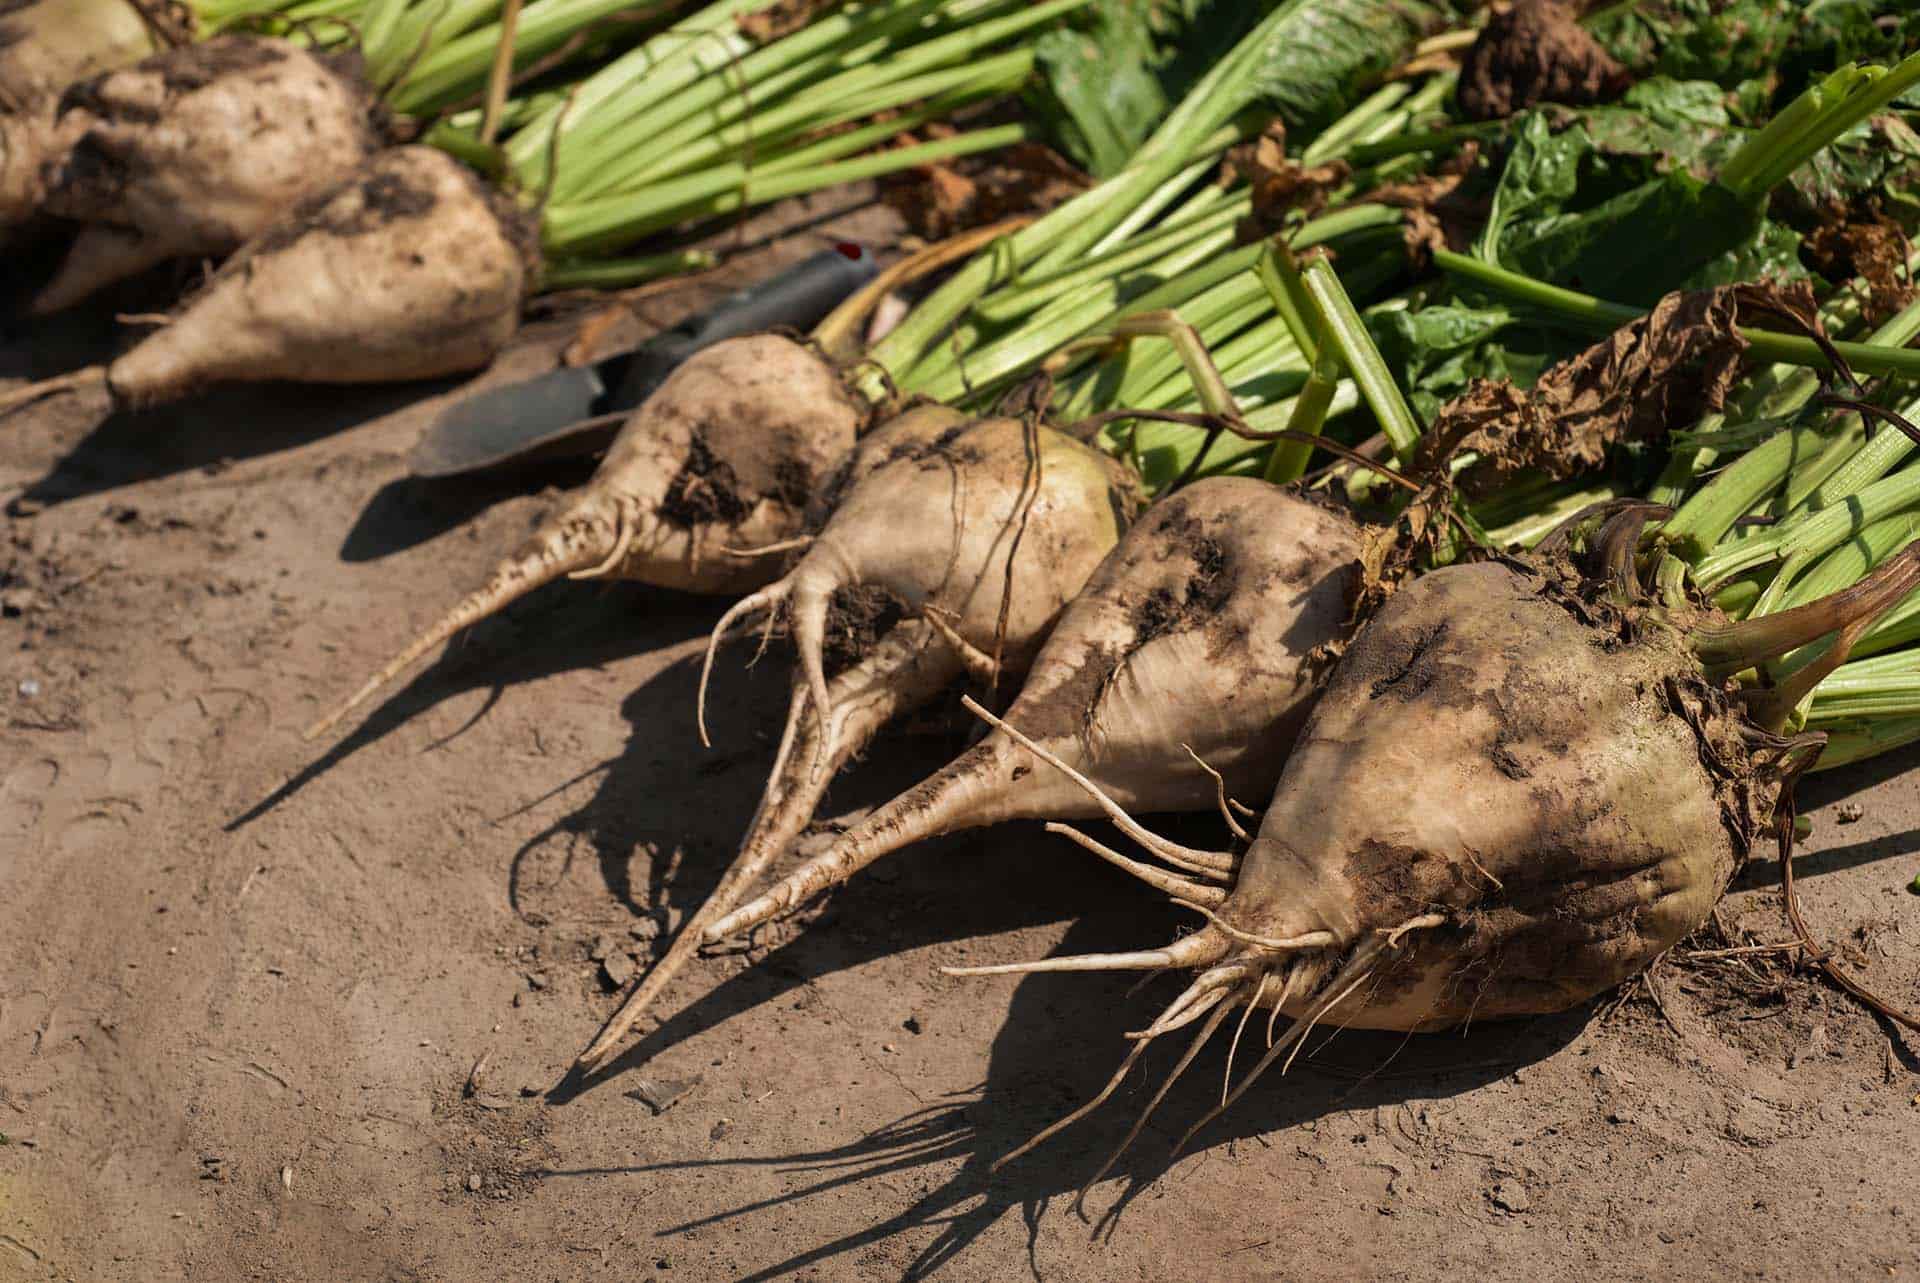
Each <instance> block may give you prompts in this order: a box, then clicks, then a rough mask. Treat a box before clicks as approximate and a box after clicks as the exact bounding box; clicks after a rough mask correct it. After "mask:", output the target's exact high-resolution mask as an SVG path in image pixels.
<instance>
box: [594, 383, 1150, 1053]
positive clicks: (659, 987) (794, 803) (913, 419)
mask: <svg viewBox="0 0 1920 1283" xmlns="http://www.w3.org/2000/svg"><path fill="white" fill-rule="evenodd" d="M826 490H827V491H828V492H829V493H830V494H831V495H832V496H833V498H832V499H831V502H832V504H833V507H832V511H831V514H830V515H829V516H828V517H827V518H826V520H825V522H824V524H822V525H821V526H820V527H819V529H818V530H817V531H815V532H814V533H813V534H811V535H810V536H809V538H808V540H807V542H806V550H805V551H804V552H803V553H801V554H800V556H799V559H798V561H797V562H796V563H795V565H794V566H793V569H792V570H790V571H789V572H788V573H787V574H786V575H784V576H783V577H782V578H781V579H780V580H779V581H777V582H776V583H774V584H771V585H769V586H768V587H766V588H764V589H762V590H761V591H759V592H756V593H754V594H752V595H751V596H749V597H746V598H743V599H742V600H741V601H740V602H738V603H737V604H736V605H735V606H734V607H733V609H732V610H730V611H728V612H727V614H726V615H724V616H723V617H722V618H721V620H720V622H719V623H718V624H717V625H716V626H715V628H714V633H713V640H714V644H717V643H718V641H719V639H720V638H721V637H722V636H724V635H725V634H726V633H727V632H728V631H729V630H730V629H731V627H732V626H733V625H734V624H735V623H736V622H738V621H740V620H742V619H744V618H745V617H747V616H749V615H751V614H753V613H756V612H771V611H775V610H784V612H785V616H786V619H787V622H788V626H789V629H790V632H791V634H792V637H793V642H794V647H795V649H796V650H797V651H798V652H799V662H798V664H797V665H796V672H795V675H794V679H793V689H792V693H791V696H790V699H789V701H788V710H787V722H786V726H785V728H784V730H783V732H782V734H781V738H780V747H779V750H778V751H777V752H776V754H775V757H774V764H773V769H772V771H770V772H769V774H768V779H767V786H766V789H765V791H764V792H763V794H762V796H761V801H760V805H759V807H758V809H757V810H756V811H755V814H754V816H753V819H752V821H751V823H750V824H749V825H748V829H747V833H746V836H745V838H744V840H743V841H742V843H741V847H740V851H739V853H738V855H736V856H735V858H734V862H733V864H732V865H731V866H730V867H729V868H728V870H727V872H726V875H725V876H724V877H723V878H722V880H721V883H720V885H719V887H717V888H716V889H715V891H714V893H713V894H712V895H711V896H710V897H708V899H707V900H706V901H705V902H704V903H703V904H702V905H701V906H700V908H699V909H698V910H697V911H696V912H695V914H694V916H693V917H692V918H691V919H690V920H689V921H688V922H687V924H686V925H685V926H684V927H683V928H682V929H681V933H680V935H679V936H678V937H677V938H676V939H675V940H674V943H673V946H672V948H671V949H670V950H669V951H668V953H667V954H666V956H665V957H663V958H662V959H661V960H660V962H659V964H658V965H656V966H655V968H654V969H653V971H652V972H651V973H650V974H649V975H648V976H647V977H646V979H645V980H644V981H643V982H642V983H641V985H640V986H639V987H638V988H637V989H635V990H634V992H633V993H632V994H630V995H629V997H628V999H627V1001H626V1002H625V1003H624V1004H622V1006H621V1009H620V1010H619V1011H618V1012H616V1013H615V1015H614V1016H613V1018H612V1019H611V1020H609V1021H608V1022H607V1024H606V1025H605V1026H604V1027H603V1028H602V1029H601V1031H600V1033H599V1034H598V1035H597V1036H596V1037H595V1039H594V1040H593V1042H592V1044H591V1045H589V1046H588V1047H587V1049H586V1050H585V1051H584V1052H583V1053H582V1054H581V1063H582V1064H585V1065H592V1064H597V1063H599V1062H600V1061H602V1060H604V1059H605V1058H606V1057H607V1056H609V1055H611V1054H612V1053H613V1052H614V1050H615V1049H616V1048H618V1047H619V1046H620V1045H621V1042H622V1040H623V1039H624V1037H625V1035H626V1033H627V1031H628V1030H629V1029H631V1028H632V1026H633V1024H634V1022H635V1021H636V1020H638V1019H639V1017H640V1016H641V1015H642V1014H643V1013H644V1011H645V1010H646V1008H647V1006H648V1005H649V1004H650V1003H651V1002H652V1001H653V1000H654V999H655V998H656V997H657V996H658V995H659V994H660V993H661V992H662V991H663V989H664V988H665V986H666V985H667V983H668V982H669V981H671V979H672V978H673V976H674V975H675V974H676V973H677V972H678V971H679V970H680V969H681V968H682V967H684V966H685V965H686V963H687V962H688V960H689V959H691V958H692V957H693V955H694V952H695V950H696V948H697V947H698V945H699V943H700V941H701V939H702V938H703V936H704V935H705V934H706V933H707V932H708V931H709V930H711V929H712V928H711V927H710V924H712V923H714V922H715V920H716V919H718V918H719V917H720V916H721V915H723V914H725V913H727V912H728V910H730V909H731V908H732V906H733V905H734V904H735V903H736V902H737V901H738V899H739V898H740V897H741V896H743V895H744V894H745V893H746V892H747V891H748V890H749V889H750V888H751V886H752V885H753V882H754V881H755V880H756V879H757V878H758V877H759V876H760V875H761V874H762V873H763V872H764V871H765V869H766V868H767V867H768V865H769V864H770V863H771V862H772V860H773V859H774V858H775V857H776V856H778V855H779V854H780V853H781V852H782V851H784V850H785V849H786V847H787V845H788V844H789V843H790V842H792V841H793V840H794V839H795V838H797V837H798V836H799V835H800V833H801V831H802V830H803V829H805V827H806V826H807V824H808V823H810V822H811V821H812V819H813V816H814V813H815V811H816V809H817V808H818V807H819V805H820V801H821V799H822V798H823V797H824V796H825V794H826V790H827V786H828V784H829V783H830V782H831V781H832V779H833V777H834V775H835V774H836V773H837V772H838V771H839V770H840V768H841V767H842V766H844V765H845V764H846V763H847V762H848V761H850V760H851V759H852V758H853V757H854V756H855V755H857V754H859V753H860V752H862V751H864V750H865V748H866V747H867V745H868V744H869V743H871V742H872V740H873V737H874V736H875V735H876V734H878V733H879V731H880V729H881V728H882V727H883V726H884V725H885V724H886V723H887V721H889V720H890V719H892V718H894V717H897V716H901V715H903V714H906V713H909V712H911V711H913V710H914V709H917V708H919V707H921V706H923V705H925V704H926V703H927V702H928V701H930V700H932V699H933V698H934V697H935V696H937V695H938V694H939V693H940V692H941V691H942V690H943V689H945V688H946V687H948V686H949V685H951V684H952V683H953V682H954V681H955V680H956V679H957V678H959V677H960V676H961V675H962V673H964V672H967V671H969V670H970V671H972V672H973V673H974V675H975V676H976V677H980V678H982V679H984V680H985V681H987V682H990V683H991V682H998V681H1001V680H1009V679H1011V678H1013V677H1015V676H1016V675H1018V674H1020V673H1022V672H1024V671H1025V669H1026V666H1027V664H1028V663H1030V662H1031V660H1032V658H1033V655H1034V653H1035V652H1036V651H1037V650H1038V648H1039V646H1040V644H1041V642H1042V641H1043V640H1044V639H1045V638H1046V636H1047V634H1048V632H1049V631H1050V630H1051V629H1052V627H1053V625H1054V622H1055V621H1056V620H1057V619H1058V618H1059V615H1060V612H1061V610H1062V608H1063V607H1065V605H1066V604H1067V602H1069V601H1070V600H1072V598H1073V597H1074V596H1075V594H1076V593H1077V592H1078V591H1079V589H1080V587H1081V585H1083V584H1085V583H1086V581H1087V578H1088V576H1089V575H1091V574H1092V573H1093V571H1094V569H1095V568H1096V567H1097V566H1098V565H1099V564H1100V562H1101V560H1102V558H1104V557H1105V556H1106V554H1107V553H1108V551H1109V550H1111V549H1112V548H1113V546H1114V544H1115V543H1116V542H1117V541H1118V540H1119V538H1120V536H1121V533H1122V532H1123V531H1124V530H1125V529H1126V526H1127V524H1128V522H1129V521H1130V520H1131V519H1132V516H1133V511H1134V478H1133V476H1132V474H1131V473H1130V472H1129V471H1128V470H1127V469H1125V468H1124V467H1122V466H1121V465H1118V464H1116V463H1115V462H1114V461H1113V460H1112V459H1111V458H1109V457H1108V456H1106V455H1104V454H1101V453H1100V452H1098V451H1096V450H1094V449H1092V448H1090V447H1089V446H1087V445H1085V444H1084V443H1082V442H1080V441H1077V440H1075V439H1074V438H1072V437H1069V436H1067V435H1065V434H1064V433H1061V432H1057V431H1055V430H1053V429H1051V428H1047V427H1043V426H1041V425H1040V424H1038V423H1036V422H1033V421H1031V420H1021V419H986V420H981V421H977V422H967V421H965V420H963V419H961V417H960V416H959V415H957V414H955V413H954V412H952V411H950V410H946V409H944V408H943V407H939V406H934V405H923V406H918V407H914V408H912V409H909V410H908V411H906V412H905V413H903V414H900V415H898V416H896V417H895V418H894V419H892V420H891V421H889V422H888V423H886V424H883V425H882V426H880V427H879V428H877V429H875V430H874V431H873V432H872V433H870V434H869V435H868V436H867V437H866V438H865V439H864V440H862V441H861V443H860V445H859V446H858V447H857V448H856V449H855V450H854V451H853V452H852V456H851V457H850V458H849V459H848V460H847V461H846V462H844V463H843V464H842V466H841V467H840V468H839V469H837V471H836V476H835V478H834V480H833V481H832V482H830V483H829V484H828V486H827V487H826ZM889 618H897V619H898V622H897V623H895V624H894V625H893V626H892V627H891V628H890V629H888V630H887V631H886V632H884V633H880V634H879V635H878V636H873V635H872V630H873V629H874V628H875V627H876V626H877V625H878V624H879V623H880V622H882V621H885V620H887V619H889ZM849 624H851V625H853V627H852V628H851V629H849V628H848V625H849ZM836 633H839V634H840V637H839V640H841V641H843V642H845V641H852V642H855V643H857V646H856V648H854V649H852V650H851V651H850V652H847V653H844V654H843V656H842V659H843V662H844V665H845V666H844V667H843V668H841V669H840V671H838V672H837V673H834V675H833V676H832V678H831V680H829V676H828V674H829V669H828V664H827V660H828V653H829V650H830V648H831V644H832V643H833V641H834V640H835V634H836ZM863 652H864V653H863ZM712 660H713V647H712V646H711V645H710V646H709V649H708V654H707V661H708V673H710V672H711V665H712ZM699 699H700V703H699V708H700V721H701V724H702V726H703V728H704V723H705V699H706V674H703V675H702V680H701V692H700V697H699ZM763 916H770V915H763Z"/></svg>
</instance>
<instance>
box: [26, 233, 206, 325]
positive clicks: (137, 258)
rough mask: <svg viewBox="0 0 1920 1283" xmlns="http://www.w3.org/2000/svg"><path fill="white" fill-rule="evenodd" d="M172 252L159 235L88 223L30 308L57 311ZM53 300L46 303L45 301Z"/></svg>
mask: <svg viewBox="0 0 1920 1283" xmlns="http://www.w3.org/2000/svg"><path fill="white" fill-rule="evenodd" d="M173 257H174V254H173V253H172V252H171V251H170V250H169V249H168V248H167V247H166V245H165V244H163V243H162V242H161V241H160V240H159V239H158V238H156V237H152V236H142V235H141V234H140V233H138V232H135V231H131V230H129V229H127V228H124V227H116V226H114V225H113V224H111V223H89V224H87V225H85V226H83V227H82V228H81V229H80V230H79V232H77V233H76V234H75V235H74V238H73V244H72V245H71V246H70V247H68V249H67V256H66V257H65V258H64V259H62V260H61V261H60V267H59V270H58V271H57V272H55V274H54V278H53V280H52V281H51V282H49V283H48V285H47V287H46V289H44V290H42V291H41V292H40V293H39V294H37V295H35V296H34V300H33V304H32V309H31V310H32V311H33V312H34V313H36V314H41V315H44V314H45V313H48V312H57V311H60V310H62V309H64V308H66V307H69V306H71V305H72V304H74V303H78V302H79V301H80V300H81V299H83V298H86V297H87V296H88V295H90V294H92V293H93V292H94V291H95V290H101V289H105V288H106V287H107V286H109V285H112V284H113V283H114V282H115V281H124V280H126V279H127V278H128V277H130V276H137V275H139V274H140V273H141V272H144V271H146V270H147V269H148V268H150V267H157V266H159V265H160V264H161V263H164V262H166V261H167V260H168V259H170V258H173ZM49 299H52V300H54V302H53V303H52V304H49V302H48V300H49Z"/></svg>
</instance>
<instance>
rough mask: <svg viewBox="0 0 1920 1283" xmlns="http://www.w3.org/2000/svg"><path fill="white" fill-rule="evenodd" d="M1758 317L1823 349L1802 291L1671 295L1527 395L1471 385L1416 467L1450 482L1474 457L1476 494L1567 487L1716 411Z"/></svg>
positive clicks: (1438, 422) (1796, 286)
mask: <svg viewBox="0 0 1920 1283" xmlns="http://www.w3.org/2000/svg"><path fill="white" fill-rule="evenodd" d="M1759 315H1773V316H1776V317H1781V318H1784V319H1786V320H1787V322H1788V324H1789V325H1790V326H1792V327H1793V328H1795V329H1799V330H1802V331H1805V332H1808V333H1811V334H1813V335H1814V336H1815V338H1816V340H1819V341H1824V339H1825V335H1824V332H1823V331H1821V329H1820V328H1819V325H1820V322H1819V317H1818V315H1817V313H1816V311H1815V306H1814V301H1813V291H1812V290H1811V288H1810V287H1808V286H1807V284H1806V283H1805V282H1804V281H1798V282H1794V283H1793V284H1791V285H1787V286H1775V285H1734V286H1722V287H1720V288H1717V289H1712V290H1698V291H1691V292H1685V293H1682V292H1675V293H1672V294H1669V295H1667V296H1666V297H1665V298H1663V299H1661V300H1660V301H1659V303H1658V304H1656V305H1655V307H1654V309H1653V311H1652V312H1651V313H1650V314H1648V315H1647V316H1644V317H1641V318H1640V319H1638V320H1636V321H1633V322H1631V323H1629V324H1627V325H1624V326H1621V327H1620V328H1619V329H1617V330H1615V331H1614V332H1613V333H1612V334H1610V335H1608V336H1607V337H1606V338H1604V339H1602V340H1601V341H1600V342H1598V343H1595V344H1594V345H1593V346H1591V347H1589V348H1587V349H1586V350H1585V351H1583V352H1579V353H1577V354H1575V355H1574V356H1571V357H1569V358H1567V359H1566V360H1564V361H1561V362H1559V363H1557V364H1555V365H1553V366H1551V367H1549V368H1548V369H1547V370H1546V371H1545V372H1544V373H1542V374H1541V376H1540V378H1539V380H1538V381H1537V382H1536V383H1535V384H1534V386H1533V388H1532V389H1531V390H1523V389H1520V388H1516V387H1514V386H1513V385H1512V384H1511V383H1505V382H1496V381H1493V380H1489V379H1476V380H1475V381H1474V382H1473V383H1472V384H1471V385H1469V386H1468V388H1467V390H1466V391H1465V392H1463V393H1461V394H1460V395H1459V396H1457V397H1455V398H1454V399H1453V400H1452V401H1449V402H1448V403H1447V404H1446V405H1445V406H1443V407H1441V410H1440V413H1439V415H1438V416H1437V417H1436V419H1435V420H1434V424H1433V428H1432V430H1431V431H1429V432H1428V433H1427V435H1426V437H1425V438H1424V439H1423V440H1422V443H1421V460H1420V463H1421V466H1422V468H1423V469H1424V470H1426V471H1427V472H1428V473H1429V474H1430V475H1445V473H1446V469H1447V467H1448V465H1449V462H1450V461H1451V460H1452V459H1454V458H1456V457H1457V456H1459V455H1460V454H1463V453H1467V452H1471V453H1473V454H1476V455H1478V456H1479V461H1478V462H1477V463H1476V464H1475V465H1474V467H1473V468H1472V469H1471V471H1470V473H1469V474H1468V475H1467V476H1465V477H1463V478H1462V479H1461V482H1462V488H1463V489H1465V490H1467V491H1468V492H1469V493H1484V492H1485V491H1486V490H1487V489H1489V488H1492V487H1497V486H1499V485H1501V484H1504V483H1505V482H1507V481H1509V480H1511V479H1513V478H1516V477H1518V476H1520V475H1521V474H1523V473H1527V472H1541V473H1544V474H1546V475H1547V476H1549V477H1552V478H1554V479H1555V480H1563V479H1565V478H1567V477H1571V476H1573V475H1574V474H1576V473H1578V472H1581V471H1584V470H1587V469H1591V468H1597V467H1599V466H1600V464H1601V463H1602V462H1604V461H1605V459H1606V456H1607V452H1608V451H1609V450H1610V449H1612V448H1613V447H1615V446H1617V445H1620V444H1622V443H1624V442H1629V441H1646V440H1652V439H1654V438H1657V437H1659V436H1661V435H1663V434H1664V433H1666V432H1667V431H1669V430H1670V429H1672V428H1673V427H1675V426H1684V425H1686V424H1689V423H1692V422H1693V421H1694V420H1695V419H1697V418H1698V417H1699V416H1700V415H1701V414H1703V413H1707V412H1710V411H1714V410H1718V409H1719V408H1720V407H1721V405H1722V404H1724V402H1725V400H1726V396H1727V393H1728V391H1729V390H1730V389H1731V388H1732V386H1733V382H1734V379H1735V378H1736V376H1737V375H1738V374H1739V371H1740V362H1741V358H1742V356H1743V355H1744V354H1745V352H1746V348H1747V343H1746V340H1745V339H1743V338H1742V337H1741V336H1740V334H1739V331H1738V330H1737V329H1736V326H1737V325H1738V324H1739V322H1740V320H1741V319H1742V317H1745V318H1746V319H1752V318H1753V317H1755V316H1759Z"/></svg>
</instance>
